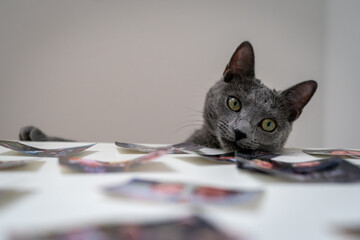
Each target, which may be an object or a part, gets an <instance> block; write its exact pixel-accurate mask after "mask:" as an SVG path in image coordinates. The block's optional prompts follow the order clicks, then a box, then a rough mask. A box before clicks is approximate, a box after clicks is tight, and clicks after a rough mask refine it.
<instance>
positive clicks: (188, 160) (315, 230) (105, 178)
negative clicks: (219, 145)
mask: <svg viewBox="0 0 360 240" xmlns="http://www.w3.org/2000/svg"><path fill="white" fill-rule="evenodd" d="M23 143H25V144H28V145H32V146H35V147H39V148H61V147H70V146H80V145H85V144H88V143H79V142H76V143H69V142H23ZM284 153H285V154H286V155H285V156H282V157H280V158H279V160H283V161H289V162H295V161H305V160H313V159H316V158H315V157H313V156H309V155H306V154H304V153H302V152H301V151H300V150H295V149H285V151H284ZM141 155H142V154H136V153H133V152H129V151H126V150H123V149H120V148H118V147H117V146H115V144H114V143H98V144H97V145H95V146H93V147H91V148H90V149H88V150H86V151H85V152H84V153H82V154H80V156H81V157H84V158H87V159H95V160H103V161H120V160H128V159H133V158H135V157H137V156H141ZM19 159H34V162H33V163H31V164H29V165H28V166H27V167H21V168H14V169H11V170H1V171H0V189H13V190H18V191H19V192H20V193H21V194H17V195H15V196H13V197H12V198H11V199H9V200H7V201H5V202H4V201H2V202H1V201H0V239H1V240H2V239H7V238H8V234H9V232H11V231H16V230H22V231H28V230H36V231H43V230H44V231H45V230H53V229H59V228H66V227H73V226H84V225H86V224H101V223H105V222H126V221H139V220H155V219H167V218H179V217H186V216H189V215H191V214H201V215H202V216H204V217H205V218H206V219H207V220H209V221H210V222H212V223H214V224H216V225H217V226H219V227H220V228H222V229H224V230H225V231H229V232H230V233H231V234H233V235H235V236H241V235H243V236H247V237H249V239H255V240H256V239H259V240H265V239H266V240H268V239H270V240H272V239H274V240H275V239H276V240H297V239H299V240H300V239H301V240H304V239H306V240H310V239H316V240H323V239H324V240H325V239H326V240H335V239H339V240H340V239H350V238H346V237H345V236H344V235H343V234H342V233H341V232H339V231H338V227H339V226H342V225H347V224H359V225H360V183H341V184H333V183H321V184H320V183H318V184H314V183H295V182H287V181H285V180H282V179H278V178H273V177H270V176H263V175H259V174H254V173H249V172H246V171H242V170H238V169H237V168H236V166H235V165H233V164H218V163H213V162H209V161H207V160H204V159H201V158H198V157H194V156H192V155H166V156H164V157H162V158H160V159H158V160H155V161H154V162H153V163H149V164H147V165H145V166H142V167H140V168H137V170H136V171H132V172H126V173H106V174H90V173H71V172H68V171H64V169H62V168H61V167H60V166H59V164H58V159H57V158H37V157H29V156H27V155H24V154H21V153H17V152H15V151H11V150H9V149H7V148H4V147H0V160H19ZM351 162H353V163H355V164H360V160H351ZM132 177H142V178H147V179H169V180H179V181H185V182H194V183H199V184H206V185H215V186H228V187H235V188H239V189H244V188H246V189H262V190H263V194H262V196H261V197H260V199H259V200H258V201H255V202H252V203H249V204H237V205H227V206H222V205H220V206H219V205H203V206H201V207H198V208H194V207H192V206H190V205H188V204H184V203H181V204H178V203H164V202H149V201H137V200H130V199H124V198H114V197H110V196H108V195H106V194H105V193H104V192H103V190H102V188H103V187H104V186H109V185H114V184H117V183H121V182H125V181H128V180H129V179H131V178H132Z"/></svg>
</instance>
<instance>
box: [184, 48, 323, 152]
mask: <svg viewBox="0 0 360 240" xmlns="http://www.w3.org/2000/svg"><path fill="white" fill-rule="evenodd" d="M316 87H317V84H316V82H315V81H306V82H303V83H300V84H297V85H295V86H294V87H292V88H289V89H288V90H286V91H283V92H279V91H276V90H271V89H269V88H268V87H266V86H265V85H263V84H262V83H261V82H260V80H258V79H256V78H255V74H254V53H253V50H252V46H251V44H250V43H248V42H244V43H242V44H241V45H240V46H239V48H238V49H237V50H236V52H235V53H234V55H233V57H232V58H231V60H230V63H229V65H228V66H227V68H226V69H225V72H224V76H223V77H222V78H221V79H220V81H218V82H217V83H216V84H215V85H214V86H213V87H212V88H211V89H210V90H209V92H208V93H207V96H206V100H205V107H204V114H203V118H204V124H203V126H202V128H201V129H199V130H197V131H195V132H194V133H193V134H192V135H191V136H190V137H189V138H188V140H187V141H192V142H195V143H197V144H200V145H204V146H207V147H214V148H222V149H224V150H226V151H236V150H245V149H246V150H262V151H279V150H280V149H281V148H282V147H283V146H284V144H285V142H286V140H287V138H288V136H289V134H290V132H291V128H292V123H293V121H294V120H295V119H297V118H298V117H299V115H300V114H301V111H302V109H303V107H304V106H305V105H306V104H307V103H308V101H309V100H310V99H311V97H312V95H313V94H314V92H315V90H316ZM229 96H234V97H237V98H238V99H239V100H240V101H241V104H242V108H241V110H240V111H239V112H234V111H232V110H230V108H229V107H228V105H227V99H228V97H229ZM265 118H270V119H273V120H275V122H276V126H277V127H276V129H275V130H274V131H273V132H266V131H264V130H263V129H262V128H261V127H260V123H261V121H262V120H263V119H265ZM235 131H240V132H241V133H243V134H244V135H246V136H247V137H245V138H242V139H236V138H235V136H236V134H235Z"/></svg>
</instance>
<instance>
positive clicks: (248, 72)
mask: <svg viewBox="0 0 360 240" xmlns="http://www.w3.org/2000/svg"><path fill="white" fill-rule="evenodd" d="M223 75H224V81H225V82H230V81H231V79H233V78H234V77H240V78H254V77H255V55H254V50H253V47H252V46H251V44H250V43H249V42H243V43H241V44H240V46H239V47H238V48H237V49H236V51H235V53H234V54H233V55H232V57H231V59H230V62H229V63H228V65H227V66H226V68H225V71H224V74H223Z"/></svg>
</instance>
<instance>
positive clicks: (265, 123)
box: [260, 118, 276, 132]
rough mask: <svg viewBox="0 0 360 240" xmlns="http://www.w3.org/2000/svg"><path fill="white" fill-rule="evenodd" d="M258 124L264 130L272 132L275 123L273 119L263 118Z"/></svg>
mask: <svg viewBox="0 0 360 240" xmlns="http://www.w3.org/2000/svg"><path fill="white" fill-rule="evenodd" d="M260 126H261V128H262V129H263V130H264V131H266V132H272V131H274V130H275V128H276V123H275V121H274V120H272V119H270V118H265V119H264V120H262V121H261V123H260Z"/></svg>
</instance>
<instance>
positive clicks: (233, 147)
mask: <svg viewBox="0 0 360 240" xmlns="http://www.w3.org/2000/svg"><path fill="white" fill-rule="evenodd" d="M219 142H220V145H221V148H222V149H223V150H224V151H226V152H235V151H247V150H258V149H257V148H256V147H254V146H253V147H252V146H247V145H245V144H241V143H236V142H233V141H229V140H227V139H224V138H220V139H219Z"/></svg>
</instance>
